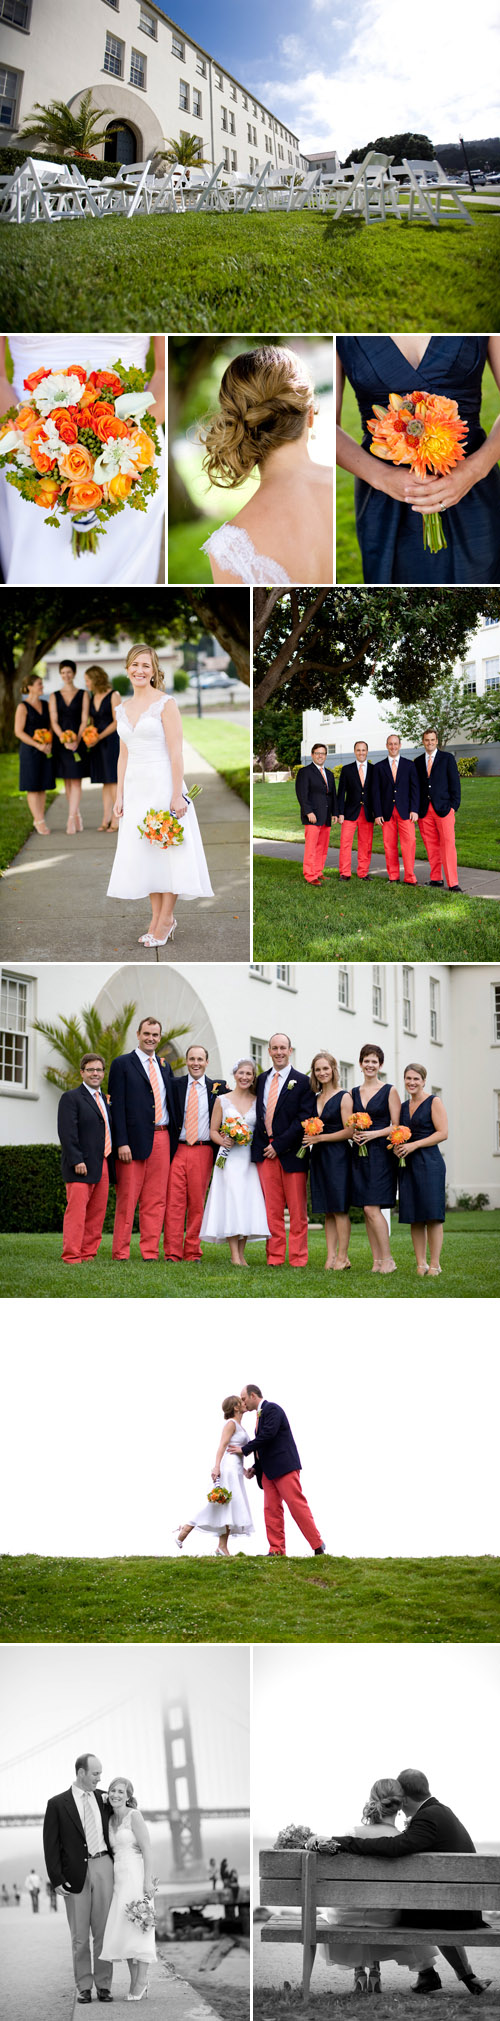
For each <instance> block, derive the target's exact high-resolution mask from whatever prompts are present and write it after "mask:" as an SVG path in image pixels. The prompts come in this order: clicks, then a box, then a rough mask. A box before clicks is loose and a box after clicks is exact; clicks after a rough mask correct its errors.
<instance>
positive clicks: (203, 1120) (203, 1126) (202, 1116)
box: [180, 1074, 210, 1144]
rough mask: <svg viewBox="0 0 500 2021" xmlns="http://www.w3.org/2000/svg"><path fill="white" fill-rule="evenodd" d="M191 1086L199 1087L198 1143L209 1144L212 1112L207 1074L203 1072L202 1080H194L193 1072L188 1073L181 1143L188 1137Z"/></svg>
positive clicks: (185, 1141)
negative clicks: (188, 1109) (209, 1104)
mask: <svg viewBox="0 0 500 2021" xmlns="http://www.w3.org/2000/svg"><path fill="white" fill-rule="evenodd" d="M191 1088H197V1090H198V1143H199V1144H209V1143H210V1112H209V1107H208V1090H207V1083H206V1079H205V1075H204V1074H202V1077H201V1081H195V1080H194V1078H193V1075H192V1074H188V1077H187V1088H186V1100H185V1103H184V1120H183V1124H182V1130H181V1134H180V1143H181V1144H186V1143H187V1137H186V1110H187V1105H188V1101H189V1096H190V1092H191Z"/></svg>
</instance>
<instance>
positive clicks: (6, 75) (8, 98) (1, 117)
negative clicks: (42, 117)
mask: <svg viewBox="0 0 500 2021" xmlns="http://www.w3.org/2000/svg"><path fill="white" fill-rule="evenodd" d="M20 84H21V75H20V72H19V70H4V69H3V67H2V69H0V126H4V127H13V126H15V125H16V120H17V105H18V97H19V88H20Z"/></svg>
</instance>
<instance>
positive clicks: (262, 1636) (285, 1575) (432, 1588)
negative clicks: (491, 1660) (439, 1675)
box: [0, 1552, 500, 1642]
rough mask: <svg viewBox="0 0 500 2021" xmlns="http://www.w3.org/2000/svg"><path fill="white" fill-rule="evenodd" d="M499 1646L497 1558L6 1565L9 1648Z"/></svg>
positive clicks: (1, 1581)
mask: <svg viewBox="0 0 500 2021" xmlns="http://www.w3.org/2000/svg"><path fill="white" fill-rule="evenodd" d="M277 1635H278V1636H279V1640H280V1642H398V1641H402V1642H496V1641H498V1639H499V1637H500V1577H499V1561H498V1559H496V1558H333V1557H330V1555H326V1556H325V1557H324V1558H322V1560H321V1565H316V1564H315V1561H314V1557H313V1556H311V1557H310V1558H286V1559H279V1558H274V1559H273V1560H272V1561H271V1563H269V1562H268V1560H267V1558H250V1557H245V1555H244V1553H243V1552H242V1553H241V1555H240V1556H238V1557H235V1559H234V1560H233V1563H232V1564H231V1565H225V1566H224V1567H222V1565H220V1564H218V1563H216V1562H215V1560H214V1559H213V1558H185V1559H184V1558H183V1559H177V1558H176V1559H175V1560H173V1559H172V1558H40V1557H34V1556H33V1557H31V1556H30V1557H23V1558H13V1557H9V1558H8V1557H4V1558H2V1559H1V1560H0V1637H1V1640H2V1641H4V1642H11V1641H15V1642H56V1641H57V1642H248V1641H249V1640H252V1641H254V1642H275V1641H276V1637H277Z"/></svg>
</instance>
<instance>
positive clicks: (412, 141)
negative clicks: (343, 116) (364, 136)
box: [345, 133, 436, 168]
mask: <svg viewBox="0 0 500 2021" xmlns="http://www.w3.org/2000/svg"><path fill="white" fill-rule="evenodd" d="M372 147H375V148H376V149H377V152H378V153H379V154H392V157H393V160H394V161H395V162H399V163H401V162H402V161H403V160H404V158H405V156H406V160H407V161H433V160H434V156H435V152H436V150H435V147H434V146H433V142H432V140H429V136H428V134H427V133H382V134H379V137H378V140H367V142H366V147H352V148H351V152H350V154H348V156H347V161H346V163H345V167H346V168H351V167H352V164H353V162H357V161H364V158H365V154H369V152H370V148H372Z"/></svg>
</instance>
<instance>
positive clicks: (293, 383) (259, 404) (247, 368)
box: [201, 344, 314, 487]
mask: <svg viewBox="0 0 500 2021" xmlns="http://www.w3.org/2000/svg"><path fill="white" fill-rule="evenodd" d="M219 401H220V412H219V413H218V414H215V415H214V417H213V420H211V421H208V422H206V424H205V425H203V426H202V429H201V441H202V442H204V444H205V456H204V458H203V469H204V470H206V472H207V477H208V478H209V480H210V483H211V484H219V485H227V486H228V487H233V486H234V485H236V484H242V483H243V479H244V478H245V477H250V474H251V471H252V470H255V469H256V468H257V469H258V468H259V467H260V465H261V464H262V463H265V461H266V457H267V456H270V455H271V451H272V450H273V449H281V448H282V446H283V443H285V442H298V441H299V438H300V436H301V435H303V434H304V430H305V427H306V421H307V415H308V413H309V412H310V409H311V407H313V406H314V388H313V386H312V383H311V379H310V377H309V373H308V371H307V369H306V366H305V365H303V364H302V360H301V358H298V357H297V355H296V352H295V351H287V350H285V349H281V347H279V346H278V345H277V344H261V345H259V346H258V348H257V350H256V351H241V352H240V354H239V356H238V357H237V358H232V359H231V362H230V364H229V365H227V367H226V371H225V372H224V375H223V378H222V379H221V384H220V391H219Z"/></svg>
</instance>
